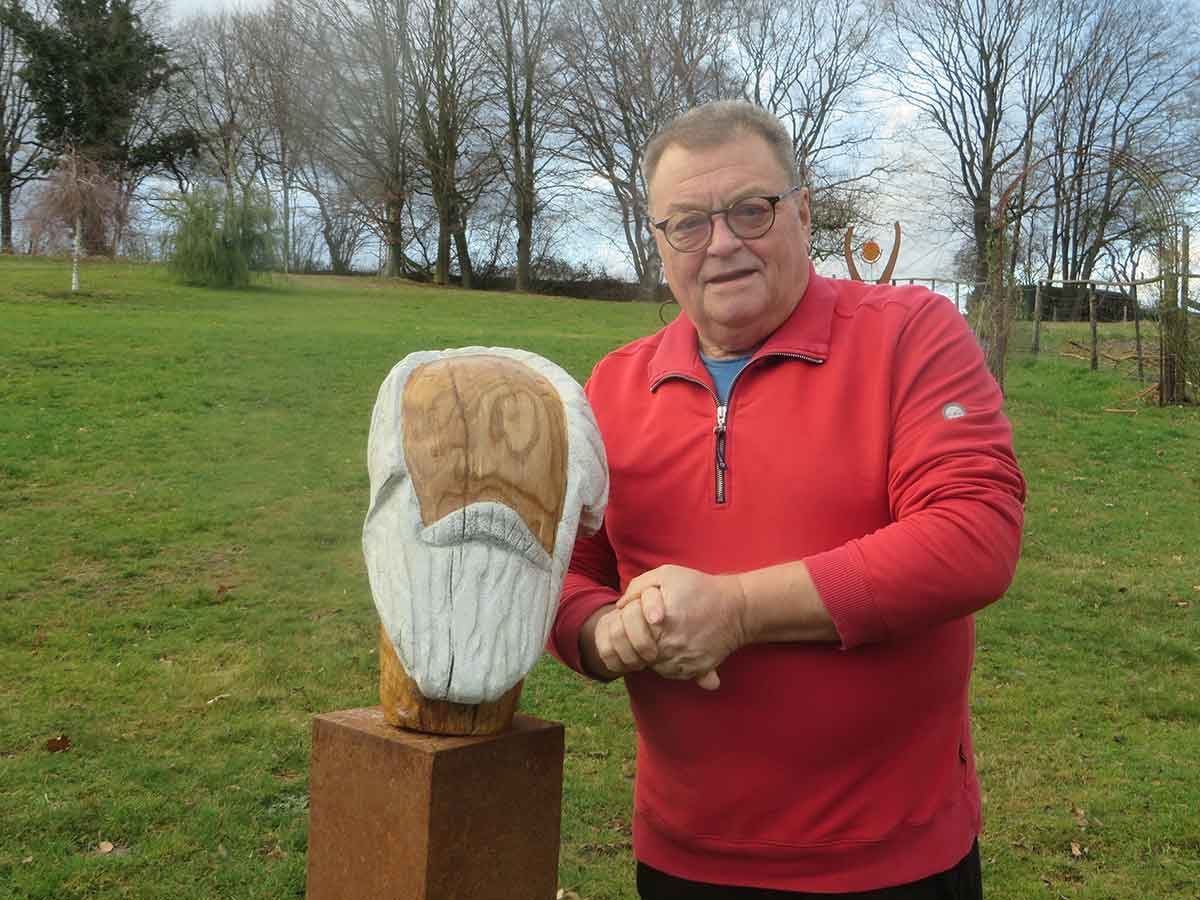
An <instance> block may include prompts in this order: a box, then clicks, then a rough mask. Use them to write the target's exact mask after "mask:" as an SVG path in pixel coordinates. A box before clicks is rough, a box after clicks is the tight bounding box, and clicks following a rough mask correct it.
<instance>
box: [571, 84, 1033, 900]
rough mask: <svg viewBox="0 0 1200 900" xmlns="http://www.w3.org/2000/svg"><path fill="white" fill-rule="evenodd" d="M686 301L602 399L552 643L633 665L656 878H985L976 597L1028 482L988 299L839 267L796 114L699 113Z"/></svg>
mask: <svg viewBox="0 0 1200 900" xmlns="http://www.w3.org/2000/svg"><path fill="white" fill-rule="evenodd" d="M644 165H645V174H646V181H647V185H648V187H649V195H650V196H649V206H650V212H651V214H652V216H653V219H654V223H655V229H656V234H655V237H656V240H657V242H658V249H659V252H660V253H661V255H662V259H663V264H664V267H665V272H666V276H667V282H668V283H669V285H670V287H671V290H672V292H673V293H674V295H675V297H676V299H677V300H678V301H679V304H680V306H681V308H682V315H680V316H679V317H678V318H677V319H676V320H675V321H674V322H672V323H671V324H670V325H668V326H667V327H666V328H664V329H663V330H661V331H660V332H658V333H657V334H655V335H652V336H651V337H648V338H643V339H641V340H638V341H635V342H633V343H632V344H630V345H628V346H626V347H623V348H621V349H619V350H616V351H614V352H613V353H611V354H609V355H608V356H607V357H606V358H605V359H603V360H602V361H601V362H600V363H599V364H598V365H597V366H596V369H595V371H594V372H593V374H592V377H591V379H590V380H589V382H588V386H587V393H588V397H589V400H590V401H591V403H592V406H593V409H594V410H595V413H596V418H597V422H598V424H599V426H600V431H601V434H602V435H603V437H604V441H605V446H606V452H607V454H608V463H609V473H610V493H609V506H608V512H607V514H606V518H605V525H604V527H603V528H602V529H601V530H600V531H599V532H597V534H596V535H594V536H592V537H589V538H582V539H580V540H579V541H578V542H577V544H576V548H575V554H574V557H573V559H572V562H571V568H570V571H569V572H568V575H567V578H566V581H565V583H564V588H563V593H562V599H561V602H560V607H559V612H558V617H557V620H556V622H555V627H554V632H553V634H552V638H551V641H552V650H553V651H554V652H555V653H556V655H558V656H559V657H560V658H561V659H563V660H564V661H565V662H567V663H568V664H569V665H571V666H572V667H574V668H576V669H578V670H579V671H581V672H583V673H585V674H588V675H590V676H592V677H595V678H599V679H611V678H616V677H622V676H623V677H624V679H625V685H626V688H627V690H628V693H629V698H630V703H631V706H632V709H633V714H634V718H635V721H636V724H637V731H638V766H637V785H636V799H635V810H634V823H633V831H634V852H635V855H636V856H637V859H638V885H639V891H640V892H641V895H642V897H644V898H655V900H661V898H689V900H691V898H709V897H713V898H717V897H720V898H743V897H744V898H751V897H772V898H782V897H807V896H810V895H821V896H824V895H829V894H834V895H839V894H840V895H844V896H852V897H861V898H881V900H882V898H893V900H898V898H914V900H915V898H935V897H936V898H959V897H963V898H967V897H970V898H978V897H980V896H982V889H981V887H980V884H979V856H978V845H977V843H976V836H977V835H978V833H979V828H980V802H979V788H978V783H977V781H976V776H975V769H974V761H973V754H972V749H971V738H970V726H969V714H968V707H967V687H968V680H969V676H970V669H971V661H972V655H973V647H974V625H973V621H972V618H971V614H972V613H974V612H975V611H976V610H978V609H980V608H981V607H983V606H985V605H986V604H988V603H990V602H991V601H993V600H995V599H996V598H997V597H999V596H1000V595H1001V594H1002V593H1003V592H1004V591H1005V590H1006V588H1007V587H1008V584H1009V582H1010V580H1011V578H1012V573H1013V569H1014V567H1015V564H1016V560H1017V556H1018V553H1019V546H1020V532H1021V524H1022V503H1023V500H1024V494H1025V486H1024V481H1023V480H1022V477H1021V473H1020V470H1019V469H1018V467H1017V464H1016V461H1015V459H1014V457H1013V453H1012V447H1011V429H1010V427H1009V424H1008V422H1007V421H1006V419H1005V418H1004V416H1003V414H1002V412H1001V403H1002V400H1001V396H1000V392H999V390H998V389H997V387H996V384H995V382H994V381H993V380H992V379H991V378H990V376H989V375H988V373H987V370H986V369H985V367H984V364H983V359H982V355H981V353H980V352H979V349H978V347H977V345H976V343H975V341H974V339H973V338H972V336H971V334H970V332H969V331H968V329H967V327H966V325H965V323H964V321H963V319H962V316H961V315H960V314H959V313H958V312H957V311H956V310H955V309H954V307H953V305H951V304H950V303H949V302H948V301H947V300H945V299H944V298H942V297H939V296H937V295H934V294H932V293H930V292H929V291H927V290H925V289H923V288H917V287H903V288H893V287H890V286H879V285H867V284H863V283H860V282H851V281H832V280H828V279H825V278H822V277H820V276H818V275H816V273H815V272H814V271H813V269H812V267H811V263H810V262H809V259H808V255H809V241H810V238H811V220H810V215H809V209H808V194H807V191H806V190H805V189H804V188H802V187H799V186H798V184H797V175H796V172H795V164H794V160H793V157H792V151H791V142H790V140H789V137H788V134H787V133H786V131H785V130H784V129H783V128H782V126H781V125H780V123H779V122H778V121H777V120H776V119H774V117H772V116H770V115H769V114H767V113H765V112H763V111H762V110H760V109H758V108H756V107H753V106H750V105H748V104H743V103H731V102H722V103H714V104H709V105H707V106H703V107H699V108H697V109H694V110H692V111H691V112H689V113H686V114H685V115H683V116H681V117H680V118H679V119H677V120H675V121H674V122H673V123H671V124H670V125H668V126H667V128H666V129H664V131H663V132H662V133H660V134H659V135H658V136H657V137H656V138H655V139H654V140H653V141H652V142H651V144H650V145H649V147H648V148H647V150H646V154H645V163H644Z"/></svg>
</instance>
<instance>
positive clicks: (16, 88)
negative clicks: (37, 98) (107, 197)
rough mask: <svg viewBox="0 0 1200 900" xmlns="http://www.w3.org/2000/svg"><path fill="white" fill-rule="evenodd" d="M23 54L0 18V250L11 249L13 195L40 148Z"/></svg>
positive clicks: (34, 168)
mask: <svg viewBox="0 0 1200 900" xmlns="http://www.w3.org/2000/svg"><path fill="white" fill-rule="evenodd" d="M23 65H24V57H23V55H22V53H21V49H20V46H19V44H18V42H17V40H16V37H15V35H14V34H13V32H12V30H11V29H9V28H8V27H7V26H6V25H5V24H4V23H3V22H0V253H12V252H13V196H14V195H15V194H16V192H17V190H18V189H19V188H20V187H21V186H22V185H25V184H27V183H29V182H30V181H32V180H33V179H35V178H37V177H38V175H39V173H40V169H39V167H38V163H39V162H40V161H41V157H42V150H41V148H40V147H39V146H38V145H37V144H36V143H34V139H33V120H34V112H35V111H34V107H33V99H32V97H31V96H30V93H29V86H28V85H27V84H26V83H25V81H24V79H22V78H21V76H20V71H21V67H22V66H23Z"/></svg>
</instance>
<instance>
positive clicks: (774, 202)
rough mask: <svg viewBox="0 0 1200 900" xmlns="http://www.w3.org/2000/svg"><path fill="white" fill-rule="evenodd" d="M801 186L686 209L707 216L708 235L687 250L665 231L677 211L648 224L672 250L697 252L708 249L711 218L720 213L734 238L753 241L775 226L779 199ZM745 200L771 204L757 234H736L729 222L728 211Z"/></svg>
mask: <svg viewBox="0 0 1200 900" xmlns="http://www.w3.org/2000/svg"><path fill="white" fill-rule="evenodd" d="M802 188H803V185H799V184H797V185H793V186H792V187H790V188H788V189H787V190H786V191H784V192H783V193H782V194H755V195H753V196H750V197H743V198H742V199H740V200H738V201H737V202H736V203H731V204H729V205H728V206H726V207H723V208H722V209H709V210H703V209H696V210H687V212H688V213H703V214H704V215H706V216H708V237H707V238H705V239H704V243H702V244H701V245H700V246H699V247H692V248H690V249H688V250H684V249H682V248H680V247H676V246H675V244H674V243H672V242H671V236H670V235H669V234H668V233H667V225H668V224H669V223H670V221H671V219H672V218H673V216H674V215H678V213H675V214H672V215H671V216H667V217H666V218H665V219H663V220H661V221H659V222H651V223H650V224H651V225H653V226H654V227H655V228H657V229H658V230H659V231H661V232H662V233H663V240H665V241H666V242H667V244H668V245H669V246H670V247H671V249H672V250H674V251H675V252H676V253H699V252H700V251H701V250H706V249H708V245H709V244H711V243H712V238H713V228H714V225H713V219H715V218H716V217H717V216H721V215H723V216H725V225H726V227H727V228H728V229H729V230H730V232H731V233H732V234H733V235H734V236H735V237H736V238H738V239H739V240H743V241H753V240H757V239H758V238H760V237H762V236H763V235H765V234H767V233H768V232H769V231H770V230H771V229H772V228H774V227H775V215H776V207H777V206H778V205H779V201H780V200H783V199H784V198H785V197H790V196H791V195H792V194H794V193H796V192H797V191H799V190H801V189H802ZM747 200H766V201H767V202H768V203H770V204H771V221H770V222H768V223H767V227H766V228H764V229H763V230H762V231H760V232H759V233H758V234H753V235H742V234H738V232H737V229H735V228H734V227H733V226H732V225H731V224H729V212H730V211H731V210H733V209H734V208H735V207H737V206H740V205H741V204H743V203H745V202H746V201H747Z"/></svg>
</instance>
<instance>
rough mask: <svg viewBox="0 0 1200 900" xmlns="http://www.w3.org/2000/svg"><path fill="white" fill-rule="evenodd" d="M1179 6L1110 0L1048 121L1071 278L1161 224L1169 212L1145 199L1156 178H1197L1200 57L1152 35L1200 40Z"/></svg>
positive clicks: (1059, 240) (1055, 229)
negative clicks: (1194, 97) (1194, 101)
mask: <svg viewBox="0 0 1200 900" xmlns="http://www.w3.org/2000/svg"><path fill="white" fill-rule="evenodd" d="M1177 12H1178V7H1175V6H1168V5H1167V4H1165V3H1162V2H1159V0H1137V2H1136V3H1134V2H1131V0H1105V2H1104V3H1103V5H1102V6H1101V7H1100V8H1099V9H1098V10H1097V11H1096V12H1095V14H1094V15H1093V16H1092V17H1091V19H1090V20H1089V21H1088V23H1087V34H1086V44H1087V45H1088V46H1089V48H1091V52H1090V53H1089V54H1088V55H1087V57H1086V58H1085V59H1084V60H1083V63H1082V64H1081V65H1080V66H1079V67H1078V69H1077V71H1076V73H1075V76H1074V78H1073V79H1072V81H1071V84H1070V85H1069V87H1068V88H1067V89H1066V90H1064V91H1063V92H1062V93H1061V94H1060V95H1059V97H1058V98H1056V101H1055V103H1054V106H1053V108H1052V110H1051V114H1050V115H1048V116H1047V117H1046V119H1045V127H1044V129H1043V135H1044V137H1043V141H1044V144H1043V149H1042V152H1043V153H1044V154H1045V155H1046V156H1047V157H1048V159H1047V169H1048V170H1049V172H1050V175H1051V178H1052V180H1051V188H1052V190H1051V196H1052V199H1053V205H1052V207H1051V211H1052V214H1053V215H1052V223H1051V227H1050V230H1049V235H1048V252H1047V254H1046V256H1047V269H1048V272H1049V274H1050V276H1051V277H1054V275H1055V273H1056V272H1057V271H1060V270H1061V272H1062V277H1063V278H1065V279H1068V280H1087V279H1089V278H1091V277H1092V274H1093V271H1094V270H1095V268H1096V266H1097V263H1098V262H1100V261H1101V260H1102V259H1104V258H1106V257H1109V256H1111V255H1112V254H1109V253H1108V252H1107V251H1108V248H1109V247H1110V246H1112V245H1113V244H1115V243H1121V242H1133V243H1135V244H1136V243H1140V242H1141V240H1142V239H1143V237H1144V236H1145V235H1144V232H1145V229H1146V228H1147V227H1149V226H1153V227H1157V228H1159V229H1161V227H1162V226H1163V225H1164V224H1165V223H1163V222H1161V221H1157V219H1160V218H1161V214H1159V215H1157V216H1156V215H1154V214H1153V212H1152V210H1150V209H1147V203H1145V202H1143V201H1142V197H1143V195H1144V194H1145V192H1146V182H1147V181H1158V182H1162V183H1163V184H1164V186H1167V185H1169V188H1168V189H1169V190H1170V192H1171V193H1176V194H1179V195H1184V194H1186V192H1187V191H1189V190H1191V189H1193V188H1195V187H1196V185H1197V171H1196V169H1197V165H1198V164H1200V151H1198V150H1197V147H1196V141H1195V138H1196V126H1197V123H1198V122H1200V111H1197V110H1196V109H1195V108H1194V107H1192V106H1191V105H1190V104H1189V103H1188V102H1187V100H1186V98H1187V97H1188V94H1189V93H1190V92H1192V91H1194V90H1195V88H1196V86H1197V84H1198V83H1200V64H1198V63H1197V60H1196V57H1195V56H1194V55H1189V54H1178V53H1176V52H1175V51H1174V46H1172V45H1170V44H1167V43H1163V42H1160V41H1155V40H1146V35H1147V34H1166V33H1171V32H1174V33H1175V36H1176V37H1175V39H1176V40H1178V41H1182V42H1183V43H1184V44H1187V45H1191V44H1194V43H1195V42H1196V41H1197V40H1200V33H1198V29H1197V26H1196V21H1195V18H1194V16H1184V17H1182V18H1181V17H1179V16H1178V15H1177ZM1131 164H1132V165H1131ZM1133 211H1136V212H1138V213H1141V215H1130V213H1131V212H1133ZM1147 213H1150V215H1149V216H1147V215H1145V214H1147ZM1121 255H1122V254H1119V253H1118V254H1117V256H1121Z"/></svg>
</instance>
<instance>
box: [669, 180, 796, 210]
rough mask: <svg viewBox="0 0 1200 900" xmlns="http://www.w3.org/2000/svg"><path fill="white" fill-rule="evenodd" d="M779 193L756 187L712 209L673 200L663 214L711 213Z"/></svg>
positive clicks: (735, 193)
mask: <svg viewBox="0 0 1200 900" xmlns="http://www.w3.org/2000/svg"><path fill="white" fill-rule="evenodd" d="M779 193H782V191H773V190H771V189H770V188H766V187H763V186H762V185H755V186H752V187H748V188H743V189H742V190H739V191H735V192H734V193H732V194H730V195H729V198H730V199H729V200H727V201H726V202H724V203H722V204H721V205H720V206H718V207H711V206H707V205H703V204H700V203H689V202H687V201H686V200H672V201H671V202H670V203H668V204H667V206H666V208H665V209H664V210H663V212H664V214H665V215H667V216H669V215H671V213H676V212H710V211H711V210H712V209H714V208H715V209H725V208H727V207H730V206H733V205H734V204H735V203H740V202H741V201H743V200H747V199H749V198H750V197H774V196H775V195H776V194H779Z"/></svg>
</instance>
